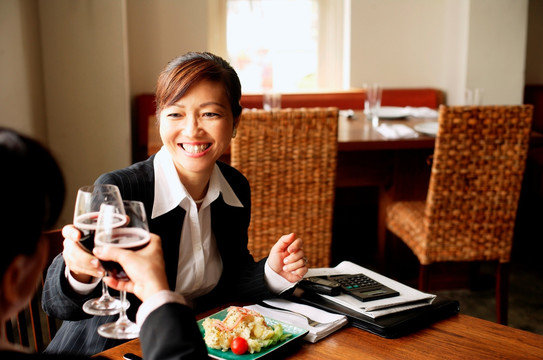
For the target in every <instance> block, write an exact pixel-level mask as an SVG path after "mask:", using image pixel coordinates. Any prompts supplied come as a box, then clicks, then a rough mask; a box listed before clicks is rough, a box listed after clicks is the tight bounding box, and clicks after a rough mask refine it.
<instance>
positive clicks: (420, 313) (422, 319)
mask: <svg viewBox="0 0 543 360" xmlns="http://www.w3.org/2000/svg"><path fill="white" fill-rule="evenodd" d="M290 300H291V301H296V302H299V303H302V304H306V305H311V306H314V307H316V308H319V309H322V310H326V311H330V312H332V313H336V314H342V315H346V316H347V318H348V320H349V324H350V325H351V326H354V327H356V328H359V329H362V330H365V331H368V332H370V333H372V334H375V335H378V336H381V337H384V338H387V339H395V338H399V337H402V336H405V335H408V334H412V333H414V332H416V331H418V330H420V329H423V328H425V327H427V326H429V325H430V324H432V323H434V322H436V321H439V320H442V319H445V318H448V317H451V316H453V315H456V314H458V313H459V312H460V303H459V302H458V301H457V300H452V299H446V298H441V297H439V296H438V297H436V298H435V299H434V301H433V302H432V303H431V304H428V305H426V306H423V307H419V308H415V309H410V310H406V311H402V312H398V313H394V314H389V315H385V316H382V317H379V318H376V319H374V318H371V317H369V316H366V315H363V314H361V313H359V312H357V311H354V310H352V309H349V308H347V307H344V306H342V305H340V304H337V303H335V302H333V301H329V300H327V299H325V298H323V297H322V296H319V295H318V294H315V293H313V292H308V291H295V292H294V294H293V295H291V298H290Z"/></svg>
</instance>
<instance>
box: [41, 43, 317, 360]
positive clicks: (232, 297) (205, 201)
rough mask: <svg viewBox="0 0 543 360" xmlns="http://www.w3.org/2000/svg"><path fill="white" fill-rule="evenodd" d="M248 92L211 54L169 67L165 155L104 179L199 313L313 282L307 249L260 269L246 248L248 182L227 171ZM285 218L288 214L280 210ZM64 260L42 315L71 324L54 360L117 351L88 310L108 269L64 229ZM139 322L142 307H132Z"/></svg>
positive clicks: (289, 246) (160, 87) (50, 277)
mask: <svg viewBox="0 0 543 360" xmlns="http://www.w3.org/2000/svg"><path fill="white" fill-rule="evenodd" d="M240 99H241V84H240V81H239V78H238V76H237V74H236V72H235V70H234V69H233V68H232V67H231V66H230V64H228V63H227V62H226V61H225V60H223V59H222V58H220V57H218V56H216V55H213V54H210V53H197V52H192V53H187V54H185V55H182V56H179V57H177V58H175V59H173V60H172V61H171V62H169V63H168V64H167V65H166V67H165V68H164V69H163V71H162V72H161V73H160V75H159V77H158V81H157V86H156V96H155V100H156V114H157V119H158V121H159V128H160V136H161V139H162V142H163V144H164V145H163V147H162V148H161V149H160V150H159V151H158V152H157V153H156V154H155V155H152V156H151V157H149V159H147V160H145V161H142V162H139V163H136V164H133V165H132V166H130V167H128V168H125V169H120V170H115V171H112V172H110V173H106V174H103V175H102V176H100V177H99V178H98V179H97V180H96V183H105V184H114V185H117V186H118V187H119V190H120V192H121V196H122V197H123V199H126V200H139V201H142V202H143V203H144V205H145V208H146V211H147V213H148V218H149V219H150V220H149V227H150V231H151V232H153V233H155V234H157V235H159V236H160V238H161V239H162V248H163V249H164V260H165V263H166V273H167V275H168V282H169V285H170V289H172V290H174V291H175V292H176V293H178V294H181V295H183V296H184V297H185V298H186V299H187V301H189V303H190V304H191V306H192V307H193V308H194V309H195V312H197V313H199V312H201V311H203V310H206V309H210V308H212V307H217V306H220V305H224V304H226V303H228V302H231V301H236V300H238V301H255V302H256V301H259V300H262V299H264V298H267V297H268V298H269V297H273V296H277V295H286V294H288V293H289V292H290V291H293V289H294V287H295V285H296V284H297V282H298V281H299V280H301V279H302V277H303V276H304V275H305V274H306V273H307V265H306V260H305V258H304V251H303V249H302V247H303V241H302V239H298V238H296V235H295V234H288V235H283V236H282V237H280V238H279V240H278V241H277V243H276V244H275V245H274V246H273V247H272V248H271V250H270V254H269V256H268V257H267V258H264V259H262V260H260V261H258V262H255V260H254V258H253V257H252V255H251V254H250V252H249V249H248V248H247V244H248V228H249V223H250V217H251V195H250V187H249V182H248V181H247V179H246V178H245V176H243V175H242V174H241V173H240V172H239V171H237V170H236V169H234V168H232V167H231V166H229V165H227V164H225V163H222V162H220V161H218V160H219V158H220V156H221V155H222V154H223V153H224V152H225V150H227V148H228V146H229V145H230V141H231V139H232V137H234V136H235V134H236V128H237V126H238V124H239V121H240V118H241V111H242V108H241V105H240ZM278 210H279V211H280V210H281V209H278ZM63 234H64V236H65V238H66V241H65V242H64V252H63V255H62V256H58V257H57V258H56V259H55V260H54V261H53V263H52V265H51V267H50V268H49V271H48V274H47V279H46V282H45V287H44V292H43V299H42V303H43V307H44V310H45V311H46V312H47V313H48V314H50V315H52V316H54V317H57V318H60V319H63V320H69V321H65V322H64V323H63V325H62V327H61V328H60V329H59V331H58V333H57V335H56V336H55V338H54V339H53V341H52V342H51V344H50V345H49V346H48V348H47V349H46V352H60V351H70V352H77V353H84V354H92V353H97V352H100V351H103V350H105V349H107V348H109V347H111V346H114V345H116V344H118V343H119V342H118V341H117V340H111V339H106V338H102V337H100V336H99V335H98V334H97V333H96V329H97V327H98V326H99V325H101V324H103V323H106V322H111V321H114V320H115V317H108V316H100V317H98V316H95V317H91V316H89V315H87V314H85V313H84V312H83V310H82V309H81V307H82V305H83V303H84V302H85V301H86V300H88V299H90V298H93V297H97V296H98V295H99V294H100V286H97V285H98V283H99V279H100V277H101V275H102V274H103V273H104V269H103V268H102V267H101V266H100V264H99V262H98V261H97V260H96V258H94V257H93V256H91V255H89V254H87V253H85V252H84V251H83V250H81V249H80V247H79V246H77V241H78V240H79V239H80V233H79V231H77V229H75V228H74V227H73V226H72V225H68V226H65V227H64V229H63ZM129 301H130V304H131V306H130V308H129V309H128V316H129V317H130V318H133V315H134V312H135V311H136V310H137V309H138V305H139V304H138V301H137V299H135V298H129Z"/></svg>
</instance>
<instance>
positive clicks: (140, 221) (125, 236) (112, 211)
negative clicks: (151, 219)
mask: <svg viewBox="0 0 543 360" xmlns="http://www.w3.org/2000/svg"><path fill="white" fill-rule="evenodd" d="M123 204H124V211H125V214H126V218H127V219H128V221H127V222H126V223H125V224H124V225H123V226H121V227H113V226H112V224H113V223H114V222H115V216H116V215H117V214H116V211H117V210H116V208H115V207H114V206H109V205H108V204H104V205H103V206H102V207H101V209H100V215H99V218H98V225H97V227H96V236H95V239H94V241H95V244H96V246H116V247H120V248H124V249H130V250H134V251H137V250H140V249H142V248H143V247H145V246H147V244H148V243H149V240H150V239H151V234H150V233H149V224H148V222H147V215H146V213H145V207H144V205H143V203H142V202H141V201H129V200H124V201H123ZM102 266H103V267H104V268H105V269H106V270H107V271H108V273H109V275H110V276H112V277H115V278H116V279H117V280H119V281H128V280H129V277H128V275H127V274H126V273H125V272H124V270H123V268H122V266H121V265H120V264H119V263H117V262H115V261H102ZM120 293H121V302H122V303H123V304H124V302H125V301H126V291H124V290H122V291H121V292H120ZM98 334H100V335H102V336H104V337H107V338H112V339H134V338H137V337H138V336H139V326H138V325H137V324H136V323H134V322H132V321H130V319H128V316H127V315H126V307H125V306H122V307H121V312H120V314H119V319H118V320H117V321H116V322H113V323H107V324H103V325H100V326H99V327H98Z"/></svg>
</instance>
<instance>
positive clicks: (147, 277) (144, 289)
mask: <svg viewBox="0 0 543 360" xmlns="http://www.w3.org/2000/svg"><path fill="white" fill-rule="evenodd" d="M93 252H94V254H95V255H96V257H97V258H99V259H100V260H107V261H115V262H118V263H119V264H121V266H122V267H123V268H124V271H125V272H126V274H127V275H128V277H129V278H130V280H129V281H119V280H117V279H115V278H113V277H109V276H107V277H105V278H104V281H105V282H106V284H107V285H108V286H109V287H111V288H113V289H116V290H126V291H127V292H131V293H134V294H135V295H136V296H137V297H138V298H139V299H140V300H142V301H145V299H147V298H148V297H150V296H151V295H153V294H155V293H157V292H159V291H161V290H169V286H168V279H167V278H166V271H165V268H164V257H163V255H162V246H161V240H160V237H158V236H157V235H155V234H151V240H150V241H149V244H147V246H145V247H144V248H143V249H141V250H137V251H133V250H126V249H121V248H116V247H112V246H103V247H96V248H94V250H93Z"/></svg>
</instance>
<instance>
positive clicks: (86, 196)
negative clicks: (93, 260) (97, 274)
mask: <svg viewBox="0 0 543 360" xmlns="http://www.w3.org/2000/svg"><path fill="white" fill-rule="evenodd" d="M103 203H107V204H109V205H111V206H114V207H116V208H117V209H118V211H117V212H118V213H119V215H123V214H124V206H123V202H122V198H121V193H120V192H119V188H118V187H117V186H116V185H108V184H101V185H88V186H83V187H81V188H79V190H78V191H77V198H76V202H75V209H74V226H75V227H76V228H77V229H79V231H80V232H81V239H80V241H79V243H78V244H79V245H80V246H81V248H82V249H83V250H85V251H87V252H89V253H92V249H93V247H94V236H95V231H96V224H97V220H98V214H99V211H100V206H101V205H102V204H103ZM124 222H126V217H124V216H118V217H117V221H116V223H115V226H120V225H122V224H123V223H124ZM121 307H122V303H121V301H120V300H119V299H118V298H115V297H113V296H111V295H110V294H109V291H108V288H107V286H106V284H105V283H104V282H102V296H100V297H99V298H94V299H90V300H88V301H87V302H85V303H84V304H83V311H85V312H86V313H88V314H91V315H101V316H104V315H115V314H118V313H119V312H121Z"/></svg>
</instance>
